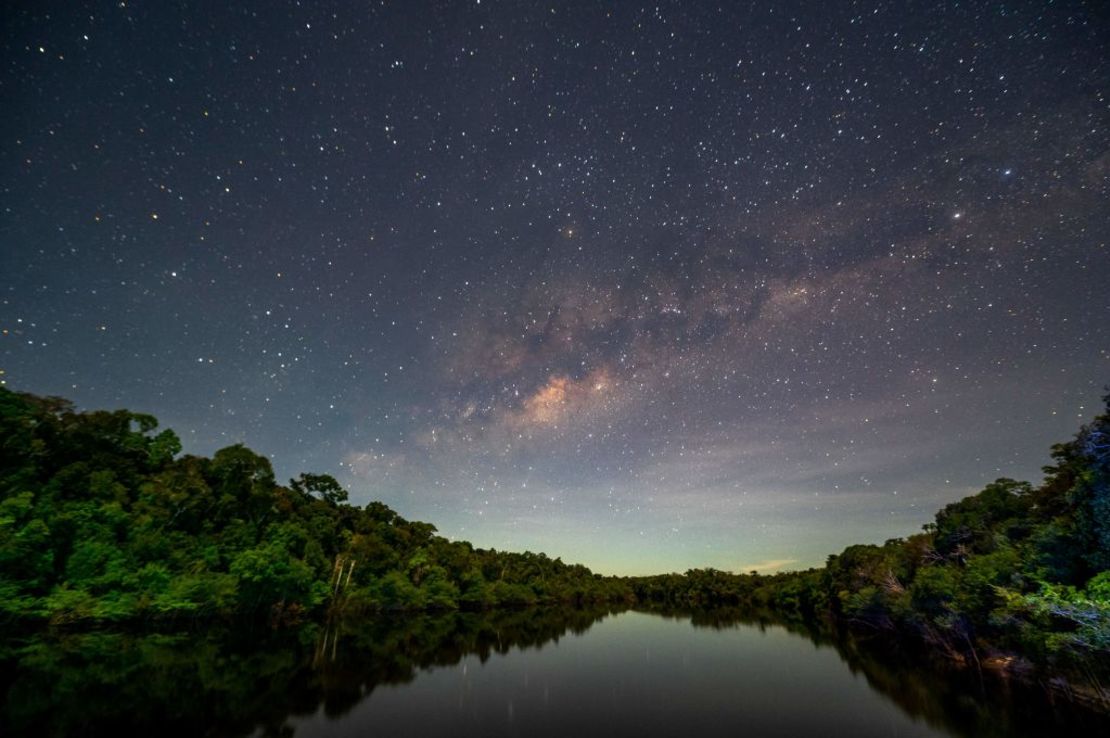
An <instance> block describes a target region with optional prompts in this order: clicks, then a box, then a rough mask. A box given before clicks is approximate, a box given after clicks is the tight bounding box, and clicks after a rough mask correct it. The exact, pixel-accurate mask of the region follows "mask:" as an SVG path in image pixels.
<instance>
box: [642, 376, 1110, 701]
mask: <svg viewBox="0 0 1110 738" xmlns="http://www.w3.org/2000/svg"><path fill="white" fill-rule="evenodd" d="M1104 401H1105V402H1106V410H1105V411H1104V412H1103V414H1101V415H1099V416H1098V417H1097V418H1095V420H1094V421H1092V422H1091V423H1090V424H1089V425H1087V426H1085V427H1083V428H1081V429H1080V431H1079V433H1078V434H1077V435H1076V436H1075V438H1074V439H1073V440H1071V441H1069V442H1067V443H1061V444H1057V445H1056V446H1054V447H1053V448H1052V460H1053V463H1052V464H1051V465H1050V466H1047V467H1045V468H1044V473H1045V479H1044V481H1043V482H1042V483H1041V484H1040V485H1039V486H1036V487H1034V486H1032V485H1030V484H1028V483H1025V482H1016V481H1014V480H1012V479H999V480H997V481H995V482H993V483H992V484H990V485H988V486H987V487H986V488H985V489H984V490H983V491H981V492H979V493H978V494H976V495H973V496H971V497H967V498H965V499H963V500H960V501H959V502H954V503H952V504H950V505H948V506H946V507H945V508H944V509H943V510H941V511H940V512H938V513H937V515H936V520H935V522H934V523H931V524H929V525H926V526H925V531H924V532H923V533H919V534H917V535H914V536H910V537H909V538H906V539H894V540H890V541H887V542H886V543H885V544H883V545H881V546H874V545H857V546H850V547H848V548H847V549H845V550H844V551H843V552H842V553H840V554H839V555H834V556H830V557H829V559H828V562H827V564H826V565H825V567H824V568H823V569H811V570H809V571H802V572H788V573H782V574H777V575H774V576H759V575H757V574H754V573H753V574H748V575H738V574H730V573H727V572H721V571H716V570H712V569H703V570H693V571H688V572H687V573H686V574H684V575H679V574H670V575H662V576H654V577H641V578H636V579H633V580H630V584H631V586H632V589H633V592H634V593H635V595H636V597H637V598H638V600H640V601H641V602H644V603H665V604H670V605H678V606H696V607H705V606H715V605H740V606H744V607H758V608H762V609H766V610H770V611H773V612H776V613H779V614H787V615H793V616H797V617H808V618H812V617H821V616H830V617H831V618H833V619H835V620H837V621H839V622H842V623H847V624H849V625H854V626H859V627H862V628H868V629H875V630H882V631H890V632H894V633H899V634H906V633H909V634H913V635H914V636H917V637H919V638H921V639H923V640H924V641H926V642H927V643H929V644H932V645H933V646H936V647H939V648H941V649H943V650H944V651H946V652H948V653H949V654H951V655H953V656H957V657H960V658H966V659H968V660H976V661H978V660H979V659H980V658H981V656H983V655H989V654H1015V653H1016V654H1020V655H1021V656H1023V657H1025V658H1027V659H1029V660H1031V661H1033V662H1037V663H1053V664H1056V665H1059V666H1066V667H1069V668H1074V669H1076V670H1078V671H1082V672H1084V673H1087V674H1095V675H1101V677H1102V678H1105V677H1106V676H1110V674H1108V673H1107V672H1108V671H1110V668H1108V666H1107V665H1108V664H1110V395H1107V396H1106V397H1105V398H1104ZM1104 698H1108V697H1105V696H1104Z"/></svg>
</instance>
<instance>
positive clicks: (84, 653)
mask: <svg viewBox="0 0 1110 738" xmlns="http://www.w3.org/2000/svg"><path fill="white" fill-rule="evenodd" d="M0 659H2V660H3V664H2V666H3V677H2V679H3V683H2V686H3V688H4V690H5V701H4V705H3V712H2V713H0V735H5V736H7V735H67V736H69V735H132V734H136V735H137V734H145V735H151V734H154V735H158V736H162V737H166V738H168V736H174V735H190V736H201V735H236V736H245V735H266V736H270V735H272V736H290V735H295V736H370V735H374V736H430V735H450V736H529V737H533V736H535V737H541V736H561V737H562V736H590V735H605V736H625V735H627V736H638V737H641V738H642V737H644V736H683V735H694V736H717V735H720V736H725V735H728V736H737V735H743V736H806V735H815V736H821V737H822V738H833V737H834V736H1009V735H1014V736H1043V735H1062V736H1064V735H1084V734H1085V735H1110V720H1108V719H1107V718H1105V717H1100V716H1097V715H1092V714H1089V713H1085V712H1083V711H1081V710H1079V709H1077V708H1075V707H1074V706H1070V705H1067V704H1056V705H1054V704H1052V703H1051V702H1050V701H1049V700H1048V699H1047V697H1046V696H1045V695H1044V693H1043V692H1041V691H1040V690H1028V689H1024V688H1018V687H1015V686H1007V685H1006V684H1005V683H1002V682H998V681H997V680H993V679H990V678H985V679H982V680H981V679H980V677H979V676H978V675H977V674H975V673H973V672H972V673H967V672H962V673H958V672H951V671H947V672H945V671H936V670H932V669H929V668H923V667H921V665H920V664H919V663H918V662H917V660H916V659H915V660H914V662H915V663H918V665H917V666H916V667H911V666H910V660H909V658H908V657H905V656H902V655H900V654H899V653H898V652H897V650H896V649H892V648H891V647H890V646H889V645H883V644H879V643H877V642H873V641H859V640H853V639H850V638H844V637H840V638H835V637H831V636H828V635H822V634H819V633H817V632H815V631H812V630H807V629H805V628H802V627H799V626H792V627H791V629H787V628H786V627H784V626H781V625H773V624H768V623H766V622H763V623H760V622H757V621H752V620H751V619H750V618H747V617H746V616H743V615H741V614H738V613H735V612H700V613H695V614H693V615H683V616H670V617H664V616H660V615H657V614H648V613H641V612H623V613H610V612H607V611H604V610H601V611H587V610H575V611H558V610H526V611H507V612H498V613H486V614H477V613H453V614H450V615H441V616H415V617H406V618H382V619H375V620H371V621H362V622H357V623H347V624H342V625H339V624H332V625H330V626H317V625H310V626H305V627H303V628H300V629H294V630H283V631H280V632H277V633H275V632H271V631H268V630H265V629H260V630H258V631H256V632H253V633H252V632H243V631H241V630H229V629H222V630H213V629H208V630H205V631H204V632H198V633H179V634H173V635H166V634H149V633H147V634H137V633H118V632H116V633H110V632H92V633H69V634H48V635H39V636H36V637H34V638H31V639H22V640H18V641H9V642H8V643H7V644H6V646H5V649H4V650H3V651H0Z"/></svg>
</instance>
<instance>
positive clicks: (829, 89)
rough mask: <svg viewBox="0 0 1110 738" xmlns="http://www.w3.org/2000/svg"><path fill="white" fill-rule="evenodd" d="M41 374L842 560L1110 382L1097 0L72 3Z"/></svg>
mask: <svg viewBox="0 0 1110 738" xmlns="http://www.w3.org/2000/svg"><path fill="white" fill-rule="evenodd" d="M28 5H30V7H26V8H22V9H21V8H16V7H11V6H9V7H6V8H5V9H4V10H3V11H0V12H2V14H3V17H2V22H0V41H2V47H0V48H2V60H0V61H2V66H0V106H2V108H3V110H4V111H5V112H4V114H3V115H2V116H0V274H2V275H3V279H2V282H0V370H2V371H3V372H4V374H3V375H2V376H0V380H3V381H4V382H5V383H6V386H8V387H9V388H12V389H17V390H26V391H31V392H36V393H40V394H59V395H63V396H66V397H69V398H71V399H73V400H75V401H76V402H77V403H78V405H79V406H80V407H83V408H90V409H91V408H115V407H127V408H130V409H133V410H137V411H144V412H150V413H153V414H155V415H157V416H158V417H159V418H160V419H161V420H162V422H163V424H164V425H168V426H170V427H172V428H174V429H175V430H177V431H178V433H179V435H181V437H182V439H183V441H184V443H185V447H186V450H187V451H189V452H193V453H205V454H207V453H211V452H212V451H213V450H215V449H217V448H219V447H221V446H224V445H228V444H230V443H235V442H244V443H246V444H247V445H248V446H250V447H252V448H254V449H255V450H257V451H259V452H261V453H265V454H267V455H269V456H271V457H272V458H273V459H274V464H275V468H276V469H277V471H278V473H279V474H280V475H282V476H283V477H288V476H292V475H294V474H296V473H299V472H300V471H316V472H327V473H331V474H334V475H335V476H337V477H338V478H340V479H341V480H342V481H343V482H344V483H346V484H348V485H349V487H350V489H351V497H352V500H353V501H355V502H359V503H362V502H366V501H368V500H370V499H381V500H383V501H385V502H386V503H387V504H389V505H391V506H393V507H394V508H396V509H397V510H398V511H399V512H401V513H402V514H403V515H405V516H406V517H410V518H415V519H421V520H427V521H429V522H432V523H434V524H436V525H437V526H438V527H439V528H440V530H441V532H443V533H444V534H445V535H448V536H451V537H457V538H466V539H469V540H472V541H474V542H475V543H476V544H478V545H481V546H495V547H498V548H510V549H517V550H522V549H532V550H543V551H546V552H547V553H549V554H551V555H553V556H556V555H557V556H561V557H563V558H564V559H565V560H568V561H580V562H582V563H585V564H587V565H590V566H592V567H594V568H596V569H598V570H600V571H603V572H617V573H623V572H648V571H665V570H684V569H686V568H689V567H692V566H716V567H720V568H724V569H733V570H747V569H751V568H760V569H763V570H772V569H775V568H779V567H795V566H806V565H811V564H816V563H820V562H821V561H822V560H823V559H824V557H825V555H826V554H828V553H832V552H835V551H838V550H839V549H841V548H842V547H843V546H845V545H847V544H849V543H854V542H861V541H867V542H875V541H882V540H885V539H886V538H891V537H894V536H898V535H905V534H907V533H911V532H913V531H915V530H917V529H919V528H920V526H921V525H922V524H923V523H925V522H927V521H928V520H930V519H931V516H932V514H933V512H934V511H935V509H936V508H937V507H939V506H941V505H943V504H945V503H947V502H949V501H952V500H954V499H957V498H959V497H961V496H963V495H965V494H968V493H970V492H973V491H975V490H976V489H977V488H978V487H980V486H981V485H982V484H983V483H985V482H987V481H990V480H992V479H994V478H995V477H997V476H1002V475H1006V476H1014V477H1020V478H1028V479H1032V480H1036V479H1037V478H1038V474H1039V472H1038V469H1039V467H1040V466H1041V465H1042V464H1044V463H1046V462H1047V460H1048V456H1047V451H1048V447H1049V445H1050V444H1051V443H1053V442H1056V441H1060V440H1065V439H1067V438H1068V437H1069V436H1070V435H1071V434H1072V433H1073V432H1074V430H1075V429H1076V428H1077V427H1078V425H1079V424H1080V423H1081V422H1082V421H1083V420H1084V419H1088V418H1089V417H1091V416H1092V415H1093V414H1094V412H1095V411H1096V410H1097V409H1098V407H1099V399H1098V398H1099V396H1100V395H1101V394H1102V387H1103V385H1105V384H1106V383H1107V382H1108V381H1110V319H1108V318H1110V314H1108V313H1110V310H1108V307H1107V297H1106V296H1107V287H1106V285H1107V284H1110V248H1108V246H1107V233H1108V228H1107V226H1108V225H1110V207H1107V205H1108V197H1107V195H1108V187H1110V185H1108V177H1110V133H1108V128H1107V123H1108V120H1110V101H1108V100H1107V94H1108V93H1107V91H1108V90H1110V63H1108V59H1110V55H1108V53H1107V43H1106V40H1107V38H1110V34H1108V33H1107V31H1108V25H1107V18H1106V14H1105V10H1104V9H1100V6H1099V4H1098V3H1055V4H1052V5H1050V6H1046V5H1045V4H1043V3H1039V2H1037V3H1032V2H1030V3H1008V4H1005V5H1003V4H986V3H961V4H954V3H953V4H945V3H902V2H898V3H885V2H875V3H847V2H845V3H823V4H819V5H818V4H814V3H797V4H792V3H766V4H753V5H747V4H741V3H720V4H717V3H699V2H675V3H652V4H648V5H640V4H637V3H625V2H620V3H593V2H589V3H564V2H560V3H547V4H540V3H525V2H494V1H492V0H482V2H453V3H420V2H397V3H355V2H343V3H326V2H311V3H277V2H272V3H271V2H266V3H254V4H250V5H241V4H237V3H228V4H224V3H211V4H207V3H198V4H196V5H195V6H194V7H193V8H192V9H188V10H185V9H182V8H179V7H171V6H170V5H168V4H165V3H134V4H132V3H93V4H81V3H36V4H33V5H31V4H28Z"/></svg>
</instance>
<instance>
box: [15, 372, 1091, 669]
mask: <svg viewBox="0 0 1110 738" xmlns="http://www.w3.org/2000/svg"><path fill="white" fill-rule="evenodd" d="M1105 400H1106V402H1107V410H1106V412H1104V413H1103V414H1102V415H1099V416H1098V417H1097V418H1095V420H1094V421H1093V422H1092V423H1091V424H1089V425H1087V426H1085V427H1083V428H1082V429H1080V431H1079V433H1078V434H1077V435H1076V437H1075V438H1074V439H1073V440H1072V441H1069V442H1067V443H1062V444H1058V445H1056V446H1054V447H1053V449H1052V459H1053V462H1054V463H1053V464H1052V465H1051V466H1048V467H1046V468H1045V474H1046V477H1045V480H1044V481H1043V483H1041V484H1040V485H1039V486H1037V487H1033V486H1032V485H1030V484H1027V483H1024V482H1015V481H1013V480H1009V479H1000V480H998V481H996V482H994V483H992V484H990V485H988V486H987V488H986V489H984V490H983V491H982V492H980V493H979V494H977V495H974V496H971V497H968V498H966V499H964V500H961V501H959V502H955V503H953V504H951V505H948V506H947V507H945V508H944V509H943V510H941V511H940V512H939V513H937V516H936V522H935V523H933V524H930V525H928V526H926V528H925V532H923V533H920V534H917V535H914V536H911V537H909V538H908V539H905V540H903V539H895V540H891V541H887V543H885V544H884V545H882V546H872V545H859V546H851V547H849V548H847V549H845V550H844V551H843V552H842V553H841V554H839V555H835V556H830V557H829V560H828V563H827V565H826V566H825V567H824V568H822V569H812V570H809V571H803V572H789V573H783V574H777V575H774V576H760V575H757V574H754V573H753V574H730V573H727V572H721V571H716V570H712V569H701V570H692V571H688V572H686V573H685V574H667V575H661V576H654V577H636V578H617V577H604V576H601V575H599V574H594V573H593V572H591V571H590V570H589V569H587V568H586V567H584V566H580V565H568V564H565V563H563V562H562V561H560V560H559V559H551V558H548V557H547V556H545V555H544V554H533V553H523V554H519V553H506V552H499V551H494V550H483V549H476V548H474V547H473V546H471V545H470V544H469V543H465V542H456V541H448V540H446V539H445V538H443V537H441V536H438V535H436V530H435V527H434V526H432V525H429V524H428V523H421V522H414V521H408V520H405V519H403V518H402V517H400V516H399V515H397V513H395V512H394V511H393V510H391V509H389V508H388V507H387V506H385V505H384V504H382V503H380V502H371V503H370V504H368V505H366V506H365V507H355V506H353V505H349V504H347V502H346V497H347V495H346V492H345V491H344V490H343V488H342V487H341V486H340V485H339V484H338V483H337V482H336V480H335V479H333V478H332V477H329V476H327V475H317V474H302V475H301V476H300V477H298V478H297V479H293V480H290V481H289V483H288V484H286V485H281V484H278V483H277V481H276V480H275V478H274V473H273V469H272V467H271V465H270V462H269V461H268V460H267V459H266V458H264V457H262V456H259V455H258V454H256V453H254V452H252V451H250V450H249V449H247V448H245V447H243V446H241V445H236V446H231V447H228V448H224V449H221V450H220V451H217V452H216V453H215V454H214V455H213V456H212V458H210V459H208V458H202V457H197V456H191V455H184V456H181V455H180V451H181V444H180V442H179V441H178V439H177V437H176V436H175V435H174V434H173V432H172V431H168V430H163V431H161V432H158V431H157V422H156V421H155V419H154V418H152V417H150V416H149V415H141V414H136V413H132V412H128V411H126V410H118V411H114V412H104V411H97V412H76V411H75V410H74V409H73V407H72V405H71V404H70V403H69V402H67V401H65V400H62V399H58V398H53V397H50V398H43V397H36V396H34V395H29V394H19V393H14V392H11V391H9V390H6V389H3V388H0V617H6V618H7V619H9V621H14V620H25V621H32V622H33V621H51V622H55V623H65V622H77V621H130V620H137V619H170V618H183V617H221V616H230V615H240V614H244V613H250V614H264V615H268V616H270V617H272V618H274V619H276V620H283V619H290V618H295V617H297V616H300V615H301V614H305V613H309V612H316V611H322V610H324V609H326V608H331V609H333V610H342V611H344V612H347V613H357V612H360V611H367V612H369V611H380V610H436V609H441V610H445V609H458V608H462V609H484V608H491V607H497V606H503V605H526V604H537V603H585V602H633V601H636V602H639V603H641V604H643V605H660V604H661V605H666V606H668V607H675V606H677V607H710V606H721V605H728V606H743V607H756V608H760V609H763V610H770V611H773V612H775V613H778V614H779V615H780V616H785V617H799V618H814V617H828V618H831V619H833V620H835V621H837V622H841V623H846V624H849V625H859V626H861V627H866V628H871V629H878V630H887V631H891V632H896V633H903V634H905V633H912V634H914V635H915V636H919V637H921V638H922V639H924V640H925V641H926V642H929V643H931V644H934V645H936V646H938V647H940V648H942V649H944V650H946V651H948V652H950V653H951V654H953V655H964V656H967V657H968V658H973V659H978V658H979V655H980V653H988V652H991V653H994V652H1002V653H1007V652H1008V653H1019V654H1021V655H1023V656H1025V657H1027V658H1029V659H1030V660H1031V661H1034V662H1041V663H1044V662H1054V663H1062V664H1064V663H1066V664H1069V665H1071V666H1076V667H1081V668H1085V669H1087V668H1093V667H1091V666H1090V665H1091V664H1096V665H1097V664H1105V663H1110V658H1108V657H1110V395H1108V396H1107V397H1106V398H1105ZM1100 670H1101V671H1105V667H1099V668H1095V671H1100Z"/></svg>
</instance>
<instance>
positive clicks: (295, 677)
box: [0, 608, 610, 738]
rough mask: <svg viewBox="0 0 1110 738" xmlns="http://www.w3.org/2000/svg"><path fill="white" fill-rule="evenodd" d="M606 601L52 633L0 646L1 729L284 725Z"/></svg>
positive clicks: (503, 646) (571, 620)
mask: <svg viewBox="0 0 1110 738" xmlns="http://www.w3.org/2000/svg"><path fill="white" fill-rule="evenodd" d="M608 614H610V610H608V609H581V610H579V609H557V608H555V609H543V610H498V611H491V612H484V613H473V612H455V613H447V614H440V615H417V616H407V617H402V616H397V617H391V618H379V619H373V620H366V621H361V622H359V621H352V622H346V623H343V622H337V623H329V624H327V625H306V626H304V627H301V628H299V629H286V630H280V631H270V630H259V631H254V632H249V631H244V630H241V629H233V628H226V627H216V628H209V629H206V630H204V631H202V632H195V633H176V634H169V635H167V634H151V633H136V632H126V633H125V632H91V633H50V634H41V635H38V636H35V637H32V638H28V639H24V640H23V641H20V642H18V643H16V642H9V643H7V644H5V645H4V646H0V674H2V676H0V687H2V688H3V690H4V694H5V697H4V705H3V711H2V713H0V735H5V736H9V735H36V736H47V735H57V736H62V735H66V736H68V735H129V734H138V733H147V732H157V733H158V734H159V735H160V736H164V737H166V738H168V737H169V736H175V735H182V736H184V735H189V736H195V735H247V734H249V733H252V732H253V731H255V730H261V732H262V734H263V735H274V736H277V735H284V734H286V733H287V732H288V731H287V729H285V730H283V726H284V725H285V723H286V721H287V719H288V718H289V717H290V716H292V715H309V714H312V713H314V712H316V711H317V710H318V709H319V708H320V706H321V704H322V705H323V707H324V710H325V712H326V714H328V715H329V716H340V715H343V714H345V713H346V712H347V711H349V710H350V709H351V708H352V707H353V706H354V705H355V704H357V703H358V702H359V701H361V700H362V699H364V698H365V697H366V696H367V695H369V694H370V693H371V692H372V691H373V690H374V688H375V687H377V686H378V685H379V684H399V683H405V682H409V681H411V680H412V679H414V678H415V677H416V675H417V674H418V673H419V671H421V670H423V669H429V668H434V667H437V666H450V665H453V664H456V663H458V662H459V660H460V659H462V658H463V657H464V656H468V655H471V654H476V655H477V656H478V657H479V658H480V659H481V660H482V661H483V662H485V661H486V660H487V659H488V658H489V657H490V656H491V655H492V654H494V653H501V654H504V653H508V652H509V651H511V650H513V649H516V648H519V649H526V648H537V649H538V648H542V647H543V645H544V644H546V643H547V642H549V641H556V642H557V641H558V639H559V638H561V637H563V636H564V635H566V634H567V633H572V634H581V633H584V632H586V631H587V630H588V629H589V628H590V627H591V626H592V625H593V624H594V623H596V622H598V621H599V620H601V619H602V618H604V617H605V616H607V615H608Z"/></svg>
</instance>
